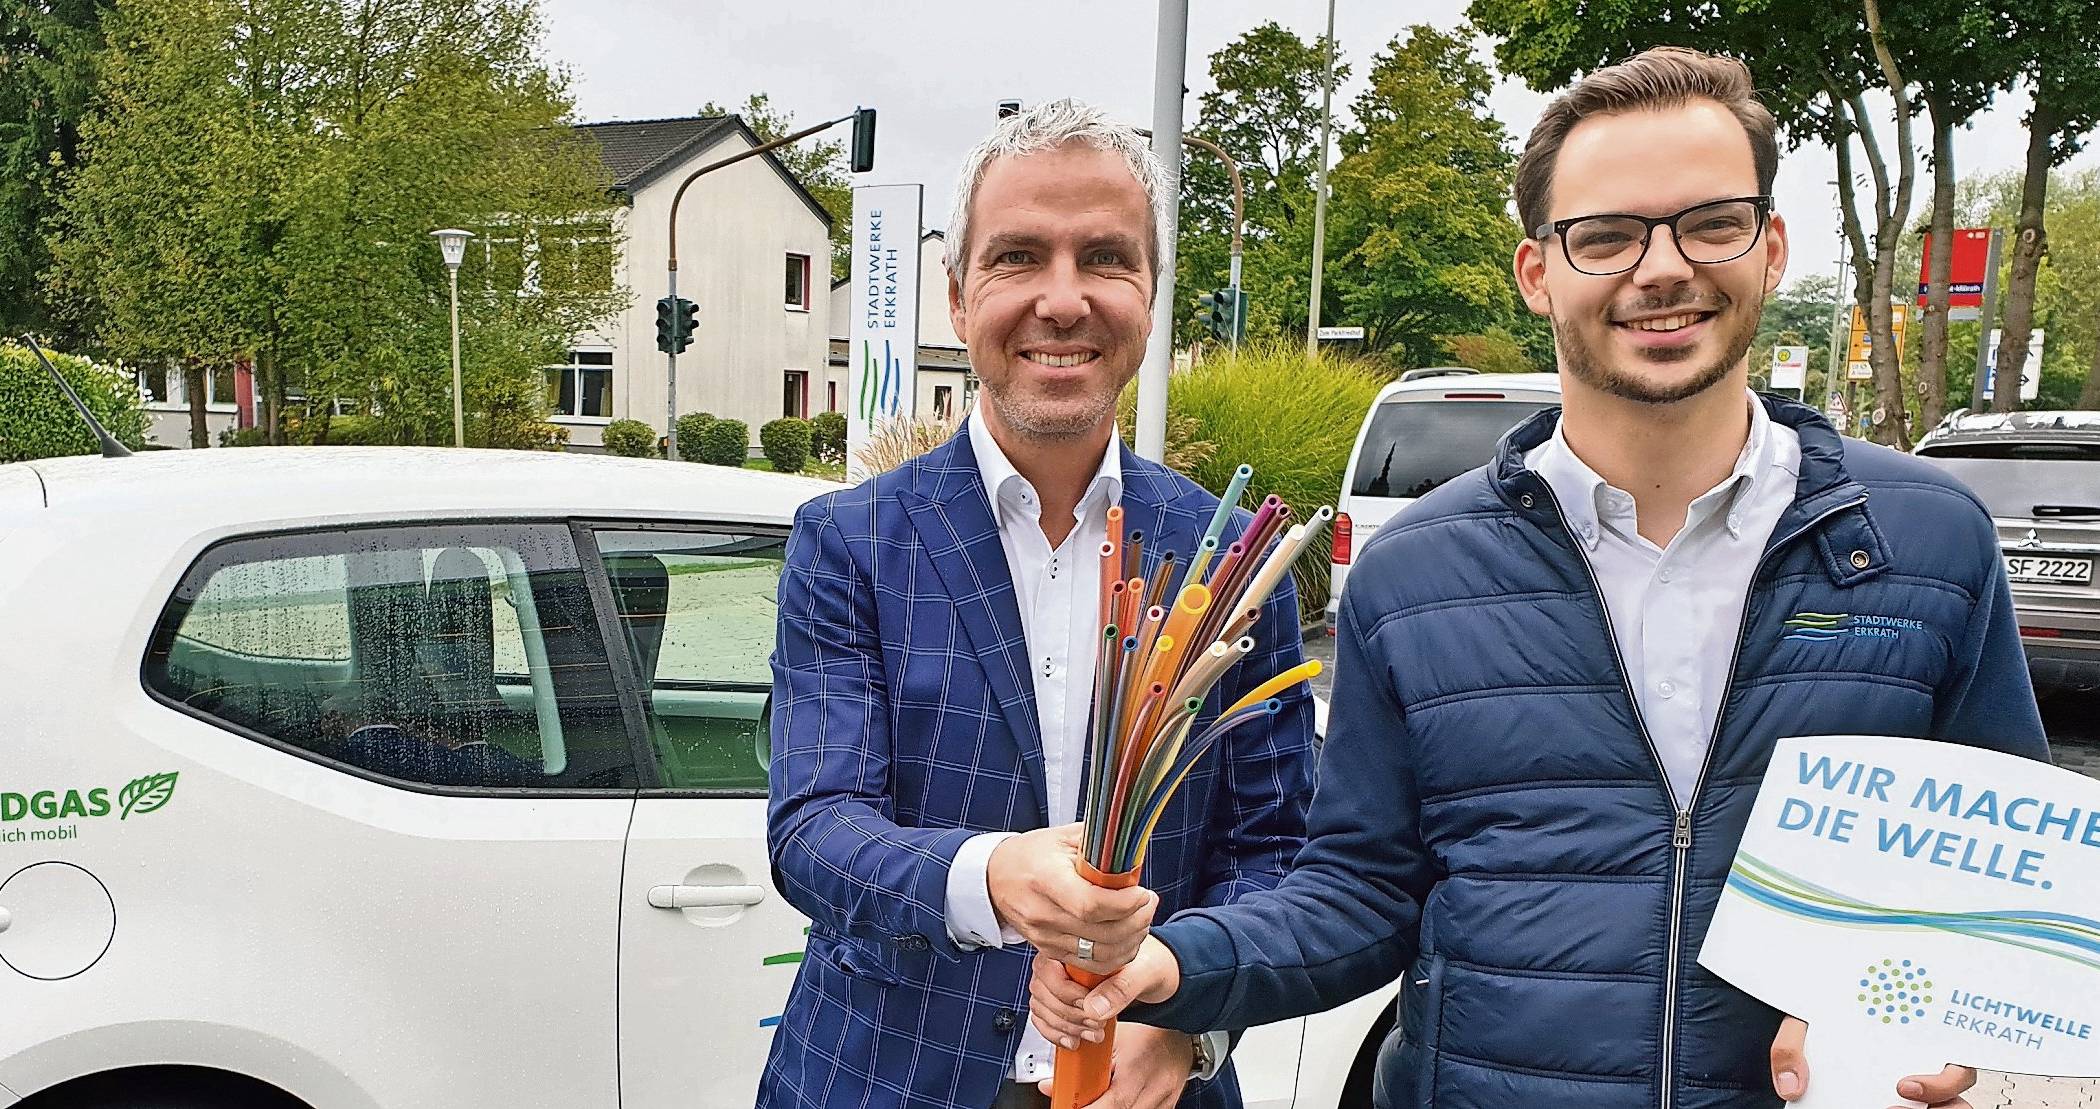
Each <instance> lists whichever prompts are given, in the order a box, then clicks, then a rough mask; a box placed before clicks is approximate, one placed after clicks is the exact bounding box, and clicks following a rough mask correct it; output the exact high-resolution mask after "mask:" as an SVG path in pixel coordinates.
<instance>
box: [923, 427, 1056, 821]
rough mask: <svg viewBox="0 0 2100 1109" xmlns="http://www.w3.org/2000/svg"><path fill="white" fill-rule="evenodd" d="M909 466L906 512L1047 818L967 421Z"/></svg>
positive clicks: (1016, 641) (1008, 578)
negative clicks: (913, 474)
mask: <svg viewBox="0 0 2100 1109" xmlns="http://www.w3.org/2000/svg"><path fill="white" fill-rule="evenodd" d="M915 465H916V466H917V467H918V474H917V477H918V480H917V481H916V482H915V483H914V485H913V487H912V488H910V489H906V490H902V491H900V497H899V499H900V500H902V501H903V503H904V508H905V512H906V513H908V514H909V515H910V517H911V522H912V527H913V528H914V529H915V530H916V531H917V532H918V535H919V541H920V542H921V543H922V544H924V545H925V549H926V554H927V557H928V558H929V559H930V560H932V562H933V567H934V571H935V572H936V573H938V574H939V575H940V578H941V583H942V584H943V585H944V586H946V587H947V592H948V598H949V600H950V602H951V603H953V604H954V606H955V609H956V611H957V612H958V613H960V614H961V615H962V623H963V630H964V632H965V633H966V634H967V635H968V636H969V637H970V643H971V645H972V646H973V647H975V648H976V653H977V661H978V665H979V666H980V667H982V668H983V670H984V677H985V682H986V684H988V685H989V686H990V687H991V690H992V697H993V699H994V700H995V701H997V702H998V705H999V711H1000V712H1001V714H1003V715H1004V716H1005V718H1006V724H1007V730H1008V731H1010V732H1012V733H1013V737H1014V742H1015V744H1016V745H1017V746H1018V747H1019V748H1020V755H1021V763H1022V766H1023V768H1024V769H1025V770H1026V771H1027V773H1028V781H1029V784H1030V785H1031V786H1033V787H1034V789H1035V803H1036V820H1037V822H1038V823H1039V824H1040V823H1044V822H1047V821H1048V819H1049V805H1048V800H1047V799H1048V797H1049V788H1048V787H1047V786H1046V785H1045V784H1044V780H1043V738H1042V726H1041V724H1040V723H1039V722H1038V717H1037V715H1036V705H1035V681H1034V679H1033V678H1032V677H1030V676H1029V670H1028V642H1027V639H1026V637H1025V636H1024V635H1023V634H1022V629H1021V610H1020V606H1019V603H1018V602H1017V600H1016V599H1015V596H1014V584H1013V575H1012V574H1011V573H1010V572H1009V571H1008V569H1007V566H1006V548H1005V547H1004V546H1003V545H1002V544H1001V543H1000V542H999V525H998V522H997V521H996V520H995V519H993V517H992V508H991V502H990V500H989V498H988V497H987V495H986V492H985V488H984V482H983V480H982V479H981V478H980V477H979V475H978V470H977V458H976V455H975V454H974V453H973V452H972V451H971V450H970V437H969V432H968V429H967V427H965V428H961V429H958V430H957V431H956V433H955V434H954V435H953V436H952V437H951V438H950V439H949V440H948V442H946V443H944V444H942V445H941V446H940V447H938V448H936V449H935V450H933V451H932V452H929V453H928V454H927V455H926V456H925V457H923V458H921V459H920V460H919V461H918V462H917V463H915Z"/></svg>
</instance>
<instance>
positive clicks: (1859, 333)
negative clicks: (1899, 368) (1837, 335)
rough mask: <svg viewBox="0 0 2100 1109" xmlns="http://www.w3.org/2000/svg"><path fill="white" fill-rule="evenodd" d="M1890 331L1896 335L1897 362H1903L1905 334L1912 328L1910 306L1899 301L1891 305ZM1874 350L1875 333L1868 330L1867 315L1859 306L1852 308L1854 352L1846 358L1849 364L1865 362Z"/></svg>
mask: <svg viewBox="0 0 2100 1109" xmlns="http://www.w3.org/2000/svg"><path fill="white" fill-rule="evenodd" d="M1889 312H1890V320H1889V325H1890V330H1892V331H1894V332H1895V333H1896V360H1897V361H1899V362H1900V361H1902V360H1903V332H1904V331H1905V330H1906V329H1907V328H1908V327H1909V326H1910V305H1908V304H1905V303H1903V302H1901V301H1898V302H1896V303H1894V304H1891V305H1889ZM1873 350H1874V335H1873V332H1871V331H1869V330H1868V329H1867V314H1866V313H1865V312H1863V311H1860V307H1859V305H1857V304H1855V305H1853V306H1852V352H1851V354H1849V355H1847V356H1846V359H1845V360H1846V361H1848V362H1865V361H1866V360H1867V359H1868V358H1869V357H1871V356H1872V352H1873Z"/></svg>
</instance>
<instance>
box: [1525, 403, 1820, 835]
mask: <svg viewBox="0 0 2100 1109" xmlns="http://www.w3.org/2000/svg"><path fill="white" fill-rule="evenodd" d="M1749 405H1750V435H1749V438H1748V439H1747V440H1746V441H1745V442H1744V444H1743V450H1742V453H1741V454H1739V455H1738V456H1737V457H1736V460H1735V469H1734V470H1733V471H1732V472H1730V473H1729V475H1728V476H1727V477H1726V478H1724V479H1722V481H1721V483H1720V484H1719V485H1716V486H1714V487H1713V488H1712V489H1711V490H1708V491H1707V492H1705V493H1703V494H1701V495H1700V496H1699V497H1698V498H1697V499H1695V500H1693V501H1692V503H1691V506H1690V508H1689V509H1688V510H1687V511H1686V513H1685V518H1684V528H1683V529H1682V530H1680V531H1679V532H1678V533H1677V535H1676V536H1675V537H1674V538H1672V539H1671V540H1670V544H1669V546H1667V547H1657V546H1656V545H1655V544H1653V543H1650V542H1649V541H1648V540H1646V539H1644V538H1642V537H1641V534H1640V528H1639V521H1638V520H1637V519H1636V516H1635V513H1634V501H1633V495H1632V494H1631V493H1628V492H1626V491H1624V490H1622V489H1615V488H1613V487H1612V486H1611V485H1609V484H1607V483H1606V482H1605V480H1604V479H1603V478H1601V477H1598V476H1597V472H1596V471H1595V470H1592V469H1590V467H1589V466H1588V465H1587V464H1585V463H1584V462H1583V461H1582V459H1581V458H1579V457H1577V456H1576V454H1575V452H1574V450H1573V449H1571V448H1570V447H1569V446H1568V441H1567V438H1566V437H1565V436H1563V435H1562V434H1561V429H1560V427H1559V426H1557V425H1556V426H1555V427H1554V429H1553V438H1551V439H1549V440H1547V441H1546V442H1544V443H1541V444H1539V445H1538V446H1536V447H1533V448H1532V449H1531V450H1530V451H1528V452H1526V453H1525V455H1524V465H1525V466H1526V467H1527V468H1529V469H1531V470H1533V471H1534V472H1536V473H1537V474H1538V475H1539V476H1540V477H1543V478H1544V479H1546V484H1547V485H1548V486H1549V487H1550V488H1551V489H1552V490H1553V496H1554V499H1555V500H1557V501H1558V502H1560V511H1561V516H1562V518H1563V519H1564V520H1565V521H1566V522H1567V526H1568V531H1569V532H1570V533H1571V534H1572V535H1573V536H1574V538H1575V540H1576V542H1577V543H1579V544H1580V545H1581V547H1582V551H1583V555H1584V557H1585V558H1587V559H1588V561H1589V564H1590V568H1591V569H1592V570H1593V571H1594V572H1595V573H1596V576H1597V582H1598V585H1599V586H1600V587H1601V588H1602V589H1603V593H1604V609H1605V612H1606V613H1607V614H1608V616H1609V618H1610V621H1611V629H1612V634H1613V636H1614V637H1615V638H1616V639H1617V641H1618V646H1619V663H1620V665H1622V666H1623V667H1625V671H1626V681H1627V684H1628V685H1630V686H1631V687H1632V689H1633V690H1634V699H1635V702H1636V703H1637V704H1638V705H1639V707H1640V714H1641V719H1642V720H1643V721H1644V722H1646V724H1647V726H1648V735H1649V737H1650V738H1651V739H1653V740H1654V742H1655V751H1656V754H1657V756H1658V757H1659V758H1660V759H1661V760H1662V765H1663V770H1664V773H1665V775H1666V776H1667V777H1668V778H1669V782H1670V791H1671V793H1672V794H1673V795H1674V796H1675V797H1676V799H1677V808H1678V809H1679V811H1682V810H1684V809H1685V808H1687V807H1689V806H1690V805H1691V803H1692V791H1693V790H1694V789H1695V788H1697V783H1698V780H1699V771H1700V768H1701V767H1702V766H1703V765H1704V763H1705V762H1706V751H1707V747H1708V746H1709V745H1710V744H1711V742H1712V738H1713V730H1714V724H1715V720H1716V718H1717V717H1718V716H1719V714H1720V711H1721V704H1722V702H1723V701H1725V700H1726V699H1727V697H1728V681H1729V670H1730V668H1731V665H1732V663H1733V662H1734V655H1735V649H1736V640H1737V638H1738V636H1739V634H1740V632H1741V624H1742V619H1743V607H1744V605H1745V604H1746V603H1747V601H1748V599H1749V592H1750V580H1751V578H1752V577H1753V576H1754V575H1755V574H1756V572H1757V565H1758V563H1759V561H1761V560H1762V559H1763V557H1764V550H1765V544H1766V543H1767V542H1768V541H1769V540H1770V539H1771V536H1772V529H1773V528H1774V527H1776V526H1777V525H1778V523H1779V517H1780V515H1781V514H1782V513H1784V512H1785V511H1786V508H1787V506H1788V505H1790V504H1792V503H1793V500H1794V485H1795V479H1796V477H1797V476H1798V475H1799V474H1800V471H1801V437H1800V436H1799V435H1797V434H1795V432H1794V429H1793V428H1790V427H1787V426H1786V425H1784V424H1780V423H1775V422H1774V421H1773V420H1772V418H1771V417H1770V416H1769V415H1768V414H1766V412H1765V406H1764V404H1763V403H1761V402H1760V401H1759V400H1758V399H1757V397H1756V396H1755V395H1754V394H1752V395H1750V398H1749Z"/></svg>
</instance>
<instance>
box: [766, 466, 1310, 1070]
mask: <svg viewBox="0 0 2100 1109" xmlns="http://www.w3.org/2000/svg"><path fill="white" fill-rule="evenodd" d="M1115 449H1117V450H1122V451H1123V456H1122V458H1123V495H1122V501H1121V503H1122V506H1123V512H1124V529H1125V534H1128V533H1130V532H1143V533H1144V535H1145V548H1146V550H1147V552H1148V554H1149V553H1151V552H1164V551H1165V550H1168V549H1172V550H1174V551H1176V552H1178V554H1179V556H1180V557H1181V558H1184V559H1185V558H1186V557H1187V556H1188V554H1189V553H1191V552H1192V551H1193V550H1194V549H1195V546H1196V544H1197V543H1198V542H1199V541H1200V540H1201V538H1202V531H1203V528H1204V527H1205V526H1206V525H1207V524H1208V523H1209V521H1210V517H1211V515H1212V513H1213V512H1215V511H1216V508H1217V503H1218V502H1217V498H1216V497H1214V496H1212V495H1211V494H1209V493H1207V492H1205V491H1204V490H1203V489H1201V488H1200V487H1198V486H1197V485H1195V484H1194V483H1193V482H1190V481H1189V480H1188V479H1186V478H1184V477H1182V476H1181V475H1179V474H1176V473H1174V472H1173V471H1171V470H1168V469H1166V468H1164V467H1162V466H1159V465H1157V464H1155V463H1152V462H1148V461H1145V460H1144V459H1141V458H1138V457H1137V456H1136V455H1134V454H1132V453H1130V452H1129V451H1128V450H1127V449H1125V448H1123V447H1122V445H1121V444H1120V443H1118V444H1117V445H1116V447H1115ZM1248 519H1249V517H1248V514H1247V513H1246V512H1244V511H1242V512H1240V513H1238V514H1237V516H1236V518H1235V522H1234V523H1233V524H1232V525H1231V527H1230V529H1229V531H1230V532H1231V533H1232V534H1237V532H1238V531H1239V530H1240V529H1243V528H1244V527H1245V526H1246V524H1247V522H1248ZM1148 561H1149V560H1148ZM1253 634H1254V635H1255V637H1256V647H1255V651H1254V653H1253V655H1251V656H1250V657H1249V658H1248V660H1247V661H1245V662H1243V663H1241V664H1240V665H1238V666H1236V667H1235V668H1234V669H1233V670H1232V671H1230V672H1228V673H1227V675H1226V676H1225V678H1224V679H1223V680H1221V681H1220V682H1219V684H1218V688H1217V690H1216V691H1214V692H1213V694H1212V699H1211V703H1210V704H1208V705H1207V706H1206V707H1205V713H1204V716H1203V717H1201V718H1199V727H1200V726H1201V724H1203V723H1207V722H1208V718H1209V717H1210V716H1213V715H1215V713H1216V712H1217V711H1218V709H1219V708H1221V707H1222V706H1223V705H1226V704H1230V703H1231V701H1232V700H1233V699H1236V698H1237V697H1238V696H1239V695H1240V694H1241V693H1243V692H1245V691H1246V690H1247V689H1250V688H1252V687H1253V686H1254V685H1255V684H1257V683H1259V682H1260V681H1262V680H1265V679H1267V678H1268V677H1270V676H1272V675H1274V674H1276V673H1278V672H1279V671H1282V670H1284V669H1286V668H1288V667H1291V666H1294V665H1297V663H1298V662H1299V660H1300V639H1299V634H1298V612H1297V598H1296V595H1295V593H1294V591H1293V590H1292V588H1291V585H1290V580H1289V578H1288V577H1286V578H1285V579H1284V583H1283V585H1282V587H1280V588H1279V589H1278V590H1277V592H1276V594H1275V595H1274V596H1273V597H1272V598H1271V600H1270V601H1269V603H1268V605H1267V606H1266V608H1264V610H1263V612H1262V615H1261V618H1260V619H1259V620H1258V621H1257V622H1256V624H1255V631H1254V633H1253ZM772 727H773V763H772V799H771V804H770V805H769V807H768V814H767V839H768V845H769V848H770V851H771V855H772V862H773V879H774V882H775V884H776V886H777V887H778V888H779V890H780V891H781V893H782V894H783V895H784V896H785V897H786V898H787V899H788V901H789V902H790V903H792V904H793V905H794V906H795V907H796V908H797V909H799V910H801V912H802V913H803V914H804V915H806V916H808V917H809V918H810V919H811V921H812V922H813V923H812V924H811V927H810V930H809V946H808V951H807V954H806V956H805V957H804V959H803V962H802V966H801V970H800V972H799V973H798V974H797V976H796V979H795V984H794V988H793V990H792V992H791V993H790V994H789V996H788V1002H787V1008H786V1011H785V1012H784V1013H783V1014H782V1017H781V1020H780V1023H779V1025H778V1026H777V1028H776V1031H775V1033H774V1039H773V1046H772V1051H771V1054H770V1056H769V1058H768V1060H767V1063H766V1070H765V1076H764V1078H763V1079H761V1081H760V1084H759V1092H758V1104H759V1106H761V1107H762V1109H818V1107H823V1109H847V1107H850V1109H891V1107H909V1109H986V1107H987V1106H990V1105H991V1104H992V1100H993V1098H994V1097H995V1096H996V1095H997V1093H998V1089H999V1085H1000V1083H1001V1082H1002V1081H1003V1080H1004V1079H1005V1077H1006V1075H1007V1074H1008V1073H1010V1071H1011V1069H1012V1067H1013V1060H1014V1053H1015V1051H1016V1050H1017V1049H1018V1048H1019V1046H1020V1039H1021V1035H1022V1032H1023V1030H1024V1027H1025V1024H1026V1022H1027V1019H1028V1017H1027V1009H1028V1005H1027V993H1028V984H1027V979H1028V972H1029V959H1030V956H1031V954H1032V952H1031V950H1030V949H1028V948H1026V947H1023V946H1019V945H1015V946H1009V947H1006V948H1001V949H987V950H972V951H966V950H964V949H962V948H960V947H958V946H956V945H955V943H954V942H953V941H952V940H951V939H950V937H949V935H948V929H947V924H946V919H945V907H946V901H947V885H948V867H949V864H950V863H951V861H952V860H953V859H954V857H955V852H956V850H957V849H958V848H960V847H961V846H962V844H963V841H964V840H966V839H968V838H969V837H971V836H972V835H975V834H977V833H979V832H988V831H1025V830H1028V829H1032V828H1040V827H1043V826H1044V825H1045V823H1046V819H1047V814H1046V809H1045V798H1046V796H1047V793H1046V791H1045V788H1044V785H1043V748H1042V739H1041V733H1040V730H1039V727H1038V725H1037V718H1036V706H1035V692H1034V684H1033V682H1032V680H1031V678H1030V676H1029V667H1028V652H1027V645H1026V643H1025V642H1024V641H1023V639H1022V635H1021V617H1020V610H1019V607H1018V605H1017V602H1016V600H1015V594H1014V588H1013V581H1012V578H1011V576H1010V574H1009V573H1008V570H1007V566H1006V554H1005V550H1004V548H1003V547H1002V546H1001V545H1000V541H999V534H998V529H997V525H996V523H995V522H994V520H993V516H992V508H991V503H990V500H989V499H988V497H987V494H986V491H985V487H984V483H983V482H982V480H980V478H979V476H978V469H977V460H976V457H975V456H974V454H973V453H972V451H971V449H970V437H969V435H968V433H967V431H966V430H965V431H960V432H957V433H956V435H955V436H954V437H953V438H951V439H949V440H948V442H947V443H945V444H943V445H942V446H940V447H938V448H936V449H935V450H933V451H931V452H930V453H928V454H926V455H925V456H924V457H922V458H920V459H918V460H917V461H914V462H911V463H908V464H906V465H904V466H902V467H899V468H898V469H896V470H893V471H891V472H889V473H886V474H883V475H881V476H880V477H877V478H874V479H873V480H870V481H868V482H866V483H864V484H862V485H860V486H857V487H855V488H853V489H849V490H845V491H843V492H839V493H833V494H831V495H829V496H826V497H823V498H820V499H818V500H816V501H813V502H811V503H810V504H808V505H807V506H805V507H804V508H803V509H802V510H801V511H800V512H799V513H798V514H797V516H796V519H795V528H794V532H793V535H792V536H791V537H790V538H789V540H788V550H787V566H786V569H785V570H784V572H783V573H782V576H781V580H780V629H779V638H778V641H777V646H776V649H775V653H774V656H773V718H772ZM1312 742H1313V736H1312V707H1311V697H1310V695H1309V694H1307V693H1306V692H1305V691H1304V687H1303V686H1299V687H1298V688H1297V690H1296V691H1294V692H1293V693H1292V694H1291V695H1290V696H1288V697H1287V698H1286V699H1285V707H1284V711H1283V712H1282V714H1280V715H1279V716H1278V717H1276V719H1275V723H1274V726H1273V727H1271V728H1269V729H1266V730H1264V729H1260V728H1243V729H1240V730H1239V731H1237V732H1235V733H1233V734H1232V735H1230V736H1228V737H1227V738H1226V739H1225V740H1224V741H1221V743H1220V745H1219V747H1218V748H1216V749H1215V750H1214V751H1213V752H1212V753H1211V754H1209V755H1207V756H1205V759H1204V761H1203V762H1202V763H1201V764H1199V766H1198V768H1197V770H1196V771H1194V772H1193V773H1191V775H1190V776H1189V779H1188V781H1187V783H1186V784H1185V785H1184V786H1183V788H1182V790H1181V793H1180V795H1179V796H1178V797H1177V798H1176V799H1175V800H1174V801H1173V802H1172V803H1171V804H1169V806H1168V807H1167V809H1166V811H1165V813H1164V814H1163V815H1162V816H1161V818H1160V821H1159V826H1158V831H1157V832H1156V833H1155V835H1154V838H1153V843H1152V848H1151V852H1150V854H1149V856H1148V861H1147V863H1146V867H1145V874H1144V884H1145V885H1146V887H1147V888H1149V889H1151V890H1153V891H1154V892H1156V893H1158V894H1159V899H1160V900H1159V919H1161V920H1164V919H1166V917H1167V916H1169V915H1171V914H1173V913H1174V912H1176V911H1178V910H1181V909H1185V908H1191V907H1196V906H1213V905H1220V904H1224V903H1226V902H1229V901H1232V900H1235V899H1236V898H1238V897H1240V896H1241V895H1242V894H1245V893H1247V892H1249V891H1252V890H1256V889H1265V888H1268V887H1271V886H1274V885H1275V884H1276V883H1277V882H1278V881H1279V880H1280V879H1281V878H1282V876H1283V874H1284V872H1285V871H1286V870H1287V869H1288V868H1289V866H1290V864H1291V860H1292V859H1293V857H1295V856H1296V854H1297V852H1298V848H1299V847H1300V846H1301V845H1302V844H1303V843H1304V835H1305V813H1306V807H1307V803H1308V801H1309V800H1310V796H1311V791H1312V775H1313V762H1312ZM1182 1104H1183V1105H1184V1106H1192V1107H1193V1106H1202V1107H1204V1109H1236V1107H1237V1106H1238V1105H1239V1087H1238V1083H1237V1082H1236V1081H1235V1080H1234V1079H1233V1078H1232V1076H1231V1073H1230V1071H1229V1069H1228V1070H1227V1071H1225V1072H1221V1074H1220V1075H1219V1077H1218V1078H1217V1079H1214V1080H1212V1081H1210V1082H1207V1083H1199V1084H1192V1086H1191V1088H1190V1090H1189V1091H1188V1093H1187V1094H1186V1095H1185V1096H1184V1098H1183V1101H1182Z"/></svg>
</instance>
